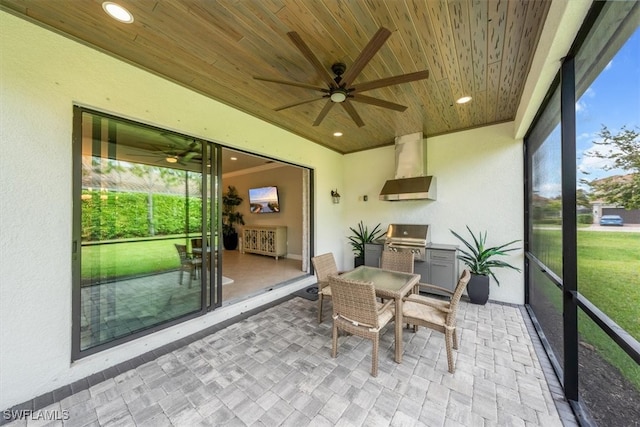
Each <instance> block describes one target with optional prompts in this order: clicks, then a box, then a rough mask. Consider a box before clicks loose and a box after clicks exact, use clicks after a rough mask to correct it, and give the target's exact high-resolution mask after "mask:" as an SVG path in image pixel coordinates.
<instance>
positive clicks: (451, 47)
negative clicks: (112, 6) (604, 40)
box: [0, 0, 550, 153]
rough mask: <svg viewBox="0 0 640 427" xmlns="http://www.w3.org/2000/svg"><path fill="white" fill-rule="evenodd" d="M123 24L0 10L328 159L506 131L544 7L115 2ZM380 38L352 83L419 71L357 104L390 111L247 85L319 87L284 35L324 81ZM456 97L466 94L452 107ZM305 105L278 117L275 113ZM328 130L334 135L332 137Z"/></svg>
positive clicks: (403, 0)
mask: <svg viewBox="0 0 640 427" xmlns="http://www.w3.org/2000/svg"><path fill="white" fill-rule="evenodd" d="M117 2H118V3H119V4H121V5H122V6H124V7H126V8H127V9H128V10H129V11H130V12H131V13H132V14H133V16H134V18H135V20H134V22H133V23H131V24H123V23H120V22H117V21H115V20H113V19H111V18H110V17H108V16H107V15H106V14H105V12H104V11H103V9H102V3H101V1H89V0H85V1H74V2H73V3H72V5H71V4H70V2H68V1H43V0H0V5H1V6H2V8H3V9H4V10H7V11H9V12H11V13H14V14H16V15H18V16H22V17H26V18H27V19H29V20H31V21H32V22H36V23H38V24H41V25H43V26H45V27H47V28H50V29H53V30H55V31H57V32H60V33H62V34H65V35H68V36H71V37H72V38H75V39H76V40H80V41H82V42H83V43H85V44H87V45H89V46H92V47H96V48H98V49H100V50H102V51H104V52H107V53H110V54H112V55H114V56H115V57H118V58H121V59H124V60H126V61H128V62H130V63H133V64H136V65H138V66H140V67H142V68H144V69H146V70H149V71H151V72H153V73H155V74H158V75H161V76H164V77H166V78H168V79H169V80H172V81H174V82H177V83H179V84H181V85H183V86H185V87H187V88H190V89H193V90H195V91H197V92H199V93H202V94H205V95H207V96H209V97H211V98H213V99H216V100H218V101H221V102H223V103H225V104H227V105H230V106H233V107H235V108H237V109H239V110H242V111H245V112H247V113H249V114H251V115H253V116H255V117H258V118H260V119H263V120H265V121H267V122H269V123H273V124H275V125H277V126H279V127H281V128H284V129H287V130H289V131H291V132H293V133H295V134H297V135H300V136H302V137H305V138H307V139H309V140H311V141H314V142H316V143H318V144H320V145H323V146H325V147H329V148H331V149H333V150H336V151H338V152H340V153H350V152H355V151H360V150H366V149H370V148H374V147H379V146H384V145H389V144H392V143H393V142H394V138H395V137H396V136H398V135H404V134H408V133H413V132H418V131H422V132H423V133H424V134H425V136H427V137H428V136H433V135H438V134H443V133H449V132H455V131H458V130H461V129H467V128H473V127H478V126H484V125H488V124H493V123H500V122H504V121H509V120H513V119H514V117H515V115H516V109H517V107H518V104H519V101H520V97H521V94H522V90H523V87H524V82H525V79H526V77H527V74H528V72H529V67H530V64H531V60H532V56H533V53H534V50H535V47H536V45H537V42H538V39H539V36H540V32H541V29H542V25H543V23H544V20H545V17H546V14H547V11H548V9H549V4H550V1H546V0H531V1H522V0H449V1H444V0H443V1H438V0H386V1H385V0H218V1H212V0H211V1H209V0H200V1H197V0H170V1H169V0H165V1H156V0H117ZM380 27H385V28H387V29H389V30H390V31H391V35H390V37H389V38H388V39H387V40H386V42H385V43H384V45H382V47H381V48H380V49H379V50H378V51H377V52H376V53H375V55H373V57H372V59H371V60H370V62H368V63H367V64H366V65H365V67H364V68H363V70H362V72H361V73H360V74H359V75H358V76H357V77H356V79H355V80H354V86H356V87H357V85H358V83H362V82H368V81H372V80H377V79H382V78H386V77H391V76H396V75H400V74H405V73H411V72H416V71H421V70H428V71H429V77H428V78H427V79H424V80H420V81H414V82H410V83H402V84H398V85H393V86H388V87H384V88H380V89H374V90H371V91H368V92H366V94H367V95H369V96H372V97H375V98H379V99H383V100H386V101H390V102H393V103H397V104H401V105H404V106H407V107H408V108H407V109H406V110H405V111H404V112H398V111H394V110H391V109H387V108H381V107H379V106H374V105H368V104H364V103H351V102H350V103H349V104H350V105H352V106H353V107H354V108H355V109H356V111H357V113H358V115H359V116H360V117H361V118H362V121H363V122H364V126H361V127H358V126H357V125H356V123H355V122H354V120H352V118H351V117H350V115H349V114H348V112H347V111H346V109H343V108H332V109H331V110H330V111H329V112H328V113H327V115H326V117H325V118H324V120H322V122H321V123H320V124H319V125H318V126H313V123H314V121H315V120H316V118H317V117H318V115H319V114H320V112H321V110H322V108H323V107H324V106H325V104H326V103H327V102H330V101H326V100H322V99H321V97H322V93H320V92H318V91H314V90H311V89H309V88H304V87H294V86H289V85H283V84H278V83H272V82H265V81H259V80H255V79H254V78H253V77H254V76H261V77H266V78H270V79H276V80H287V81H293V82H300V83H303V84H306V85H311V86H321V87H327V83H326V82H325V81H326V79H323V78H322V76H321V75H320V73H318V72H317V70H316V69H314V67H313V65H312V64H311V63H310V62H309V61H308V60H307V58H305V56H304V55H303V54H302V53H301V51H300V50H299V49H298V48H297V47H296V45H295V44H294V43H293V42H292V40H291V39H290V37H289V36H288V35H287V33H288V32H291V31H294V32H296V33H297V34H298V35H299V36H300V38H301V39H302V40H303V42H304V43H305V44H306V45H307V46H308V47H309V49H310V50H311V52H312V53H313V54H314V55H315V56H316V57H317V58H318V60H319V61H320V63H321V64H322V66H324V67H325V68H326V69H327V71H328V73H330V74H331V76H333V73H332V72H331V65H332V64H334V63H336V62H343V63H345V64H346V66H347V72H348V70H349V67H350V66H351V65H352V64H353V63H354V61H355V60H356V58H357V57H358V55H359V54H360V52H361V51H362V50H363V49H364V48H365V46H366V45H367V43H369V41H370V40H371V38H372V37H373V36H374V34H375V33H376V31H378V29H379V28H380ZM463 95H468V96H471V97H473V99H472V101H471V102H469V103H467V104H462V105H460V104H457V103H456V102H455V101H456V99H458V98H460V97H461V96H463ZM310 99H318V101H317V102H309V103H304V104H302V105H299V106H295V107H291V108H287V109H284V110H281V111H275V110H274V109H276V108H278V107H281V106H283V105H287V104H293V103H296V102H301V101H306V100H310ZM336 131H340V132H343V134H344V135H343V136H342V137H340V138H337V137H334V136H333V133H334V132H336Z"/></svg>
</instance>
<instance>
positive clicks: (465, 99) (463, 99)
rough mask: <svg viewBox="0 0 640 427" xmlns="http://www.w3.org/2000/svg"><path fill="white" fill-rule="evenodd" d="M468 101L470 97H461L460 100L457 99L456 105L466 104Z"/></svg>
mask: <svg viewBox="0 0 640 427" xmlns="http://www.w3.org/2000/svg"><path fill="white" fill-rule="evenodd" d="M469 101H471V97H470V96H463V97H462V98H458V100H457V101H456V103H458V104H466V103H467V102H469Z"/></svg>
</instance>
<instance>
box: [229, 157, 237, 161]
mask: <svg viewBox="0 0 640 427" xmlns="http://www.w3.org/2000/svg"><path fill="white" fill-rule="evenodd" d="M230 159H231V160H238V158H237V157H230Z"/></svg>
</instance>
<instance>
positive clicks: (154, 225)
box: [82, 190, 202, 242]
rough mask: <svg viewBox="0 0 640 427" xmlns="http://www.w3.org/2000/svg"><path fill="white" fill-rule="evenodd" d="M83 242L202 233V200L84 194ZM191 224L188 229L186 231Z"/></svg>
mask: <svg viewBox="0 0 640 427" xmlns="http://www.w3.org/2000/svg"><path fill="white" fill-rule="evenodd" d="M82 195H83V199H82V240H83V241H89V242H92V241H101V240H113V239H127V238H135V237H151V236H161V235H170V234H180V233H185V232H189V233H194V232H198V231H200V226H201V225H200V224H201V218H202V212H201V209H202V199H200V198H196V197H191V198H189V199H188V201H189V204H188V208H189V218H188V220H186V218H187V204H186V199H185V197H184V196H179V195H170V194H145V193H115V192H110V193H101V192H100V191H88V190H83V192H82ZM187 224H188V228H189V229H188V230H187V229H186V228H187V227H186V226H187Z"/></svg>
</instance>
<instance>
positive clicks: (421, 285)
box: [418, 283, 453, 296]
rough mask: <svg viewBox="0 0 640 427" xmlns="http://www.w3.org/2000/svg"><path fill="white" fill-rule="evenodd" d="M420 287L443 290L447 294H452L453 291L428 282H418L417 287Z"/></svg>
mask: <svg viewBox="0 0 640 427" xmlns="http://www.w3.org/2000/svg"><path fill="white" fill-rule="evenodd" d="M421 287H425V288H429V289H433V290H435V291H439V292H444V293H446V294H449V295H451V296H453V291H451V290H449V289H446V288H443V287H441V286H436V285H431V284H429V283H418V288H421Z"/></svg>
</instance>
